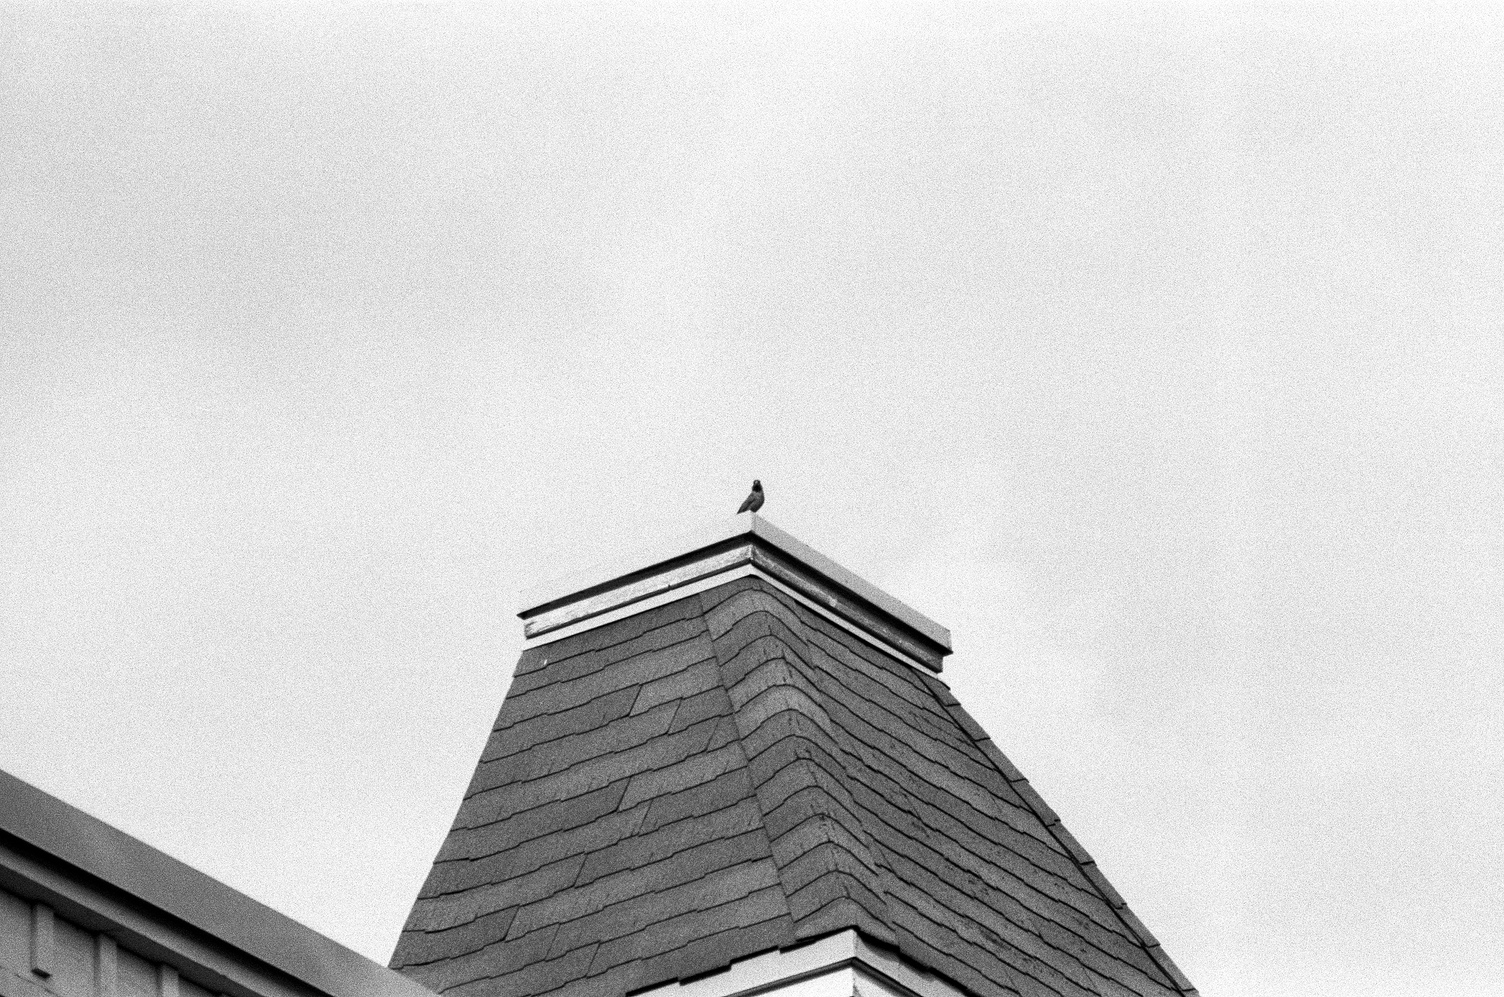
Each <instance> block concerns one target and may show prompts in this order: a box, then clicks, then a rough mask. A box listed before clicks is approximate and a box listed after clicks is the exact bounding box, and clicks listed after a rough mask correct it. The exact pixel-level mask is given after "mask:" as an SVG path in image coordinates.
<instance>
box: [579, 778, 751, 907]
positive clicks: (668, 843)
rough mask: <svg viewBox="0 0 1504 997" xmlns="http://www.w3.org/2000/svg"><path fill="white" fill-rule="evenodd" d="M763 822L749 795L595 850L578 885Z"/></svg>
mask: <svg viewBox="0 0 1504 997" xmlns="http://www.w3.org/2000/svg"><path fill="white" fill-rule="evenodd" d="M761 826H762V814H761V812H759V810H758V809H757V800H756V799H753V798H750V797H749V798H747V799H744V800H741V801H739V802H737V803H735V804H733V805H732V806H729V807H727V808H726V809H724V810H717V811H714V812H712V813H708V814H704V815H703V816H699V817H690V818H689V819H687V820H681V821H676V822H675V823H673V824H668V825H666V826H664V827H661V828H659V829H657V830H654V831H651V832H649V833H646V834H638V835H635V836H633V837H631V838H626V839H624V840H622V841H619V842H617V843H616V844H615V845H612V846H611V847H610V848H604V849H602V850H600V851H598V852H593V853H592V854H591V855H590V856H589V857H588V858H587V859H585V866H584V868H583V869H581V870H580V874H579V877H578V878H577V879H576V880H575V885H576V886H585V885H587V884H589V883H593V882H595V881H596V880H597V879H600V878H601V877H602V876H609V875H612V874H613V873H617V872H621V871H622V870H624V869H637V868H640V867H641V866H645V865H650V864H652V863H654V862H659V861H662V860H663V859H666V858H668V857H669V856H671V855H677V854H678V853H679V852H682V851H684V850H685V849H688V848H692V847H694V846H695V845H696V844H699V843H701V842H705V841H715V840H718V839H721V838H734V837H736V836H737V835H739V834H745V833H747V832H748V831H754V830H756V829H758V828H759V827H761Z"/></svg>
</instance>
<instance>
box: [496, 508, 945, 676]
mask: <svg viewBox="0 0 1504 997" xmlns="http://www.w3.org/2000/svg"><path fill="white" fill-rule="evenodd" d="M748 575H756V576H759V577H762V578H764V579H767V580H768V581H771V582H772V583H774V584H775V585H777V586H778V587H780V588H782V589H783V590H784V591H785V592H787V593H789V594H790V595H792V596H794V597H795V598H798V599H800V600H801V601H802V602H804V603H805V604H806V605H809V606H810V607H812V608H814V609H816V610H818V611H819V612H821V613H823V614H824V615H826V616H827V617H829V618H830V619H832V620H834V621H835V622H837V623H839V624H840V625H842V626H843V627H845V628H847V629H848V630H851V631H852V632H854V633H856V634H857V635H858V636H861V637H862V638H863V639H865V640H867V641H869V642H872V643H875V644H876V645H877V646H879V647H881V648H882V649H883V650H885V651H889V652H896V653H897V654H898V656H899V657H900V658H902V659H904V660H907V661H909V662H910V663H911V664H920V665H923V666H924V667H926V668H929V669H931V670H933V671H936V672H938V671H940V667H941V660H942V659H943V658H944V657H945V656H946V655H948V654H950V652H951V643H950V631H949V630H947V629H946V628H945V627H943V626H941V625H940V624H938V623H936V622H935V621H934V620H932V619H930V618H929V617H928V616H925V615H924V614H923V613H921V612H919V611H918V610H916V609H914V608H913V607H912V606H909V605H908V604H906V603H904V602H903V601H901V600H899V599H897V598H895V597H893V596H892V595H889V594H888V593H887V592H884V591H883V590H882V589H880V588H878V587H877V586H876V585H873V584H872V583H871V582H869V581H867V580H866V579H864V578H862V577H861V576H860V575H857V574H856V573H855V572H853V571H850V570H849V569H847V568H845V567H842V566H841V565H840V564H838V563H836V562H835V561H834V560H832V559H831V558H829V557H826V556H825V555H824V554H821V553H820V552H819V551H817V550H815V549H814V548H812V547H810V546H809V545H808V544H805V543H803V542H802V541H800V540H798V539H796V538H795V537H793V536H791V535H790V534H789V533H787V532H785V531H784V530H782V529H780V528H778V527H777V526H775V525H773V524H772V523H771V522H769V521H768V520H767V519H765V518H763V517H761V516H758V515H757V514H756V513H752V514H750V515H737V516H735V517H732V518H730V519H718V520H715V521H712V522H707V523H705V524H704V525H702V526H700V527H699V528H697V529H695V530H693V531H691V532H688V533H684V534H681V535H679V536H677V537H674V538H672V539H669V540H666V541H662V542H659V543H656V544H652V545H650V546H648V547H646V548H644V549H642V550H639V551H636V552H633V553H631V554H625V555H620V556H617V557H615V558H613V559H611V560H610V561H609V562H606V563H603V564H597V565H595V566H592V567H590V568H586V569H583V570H581V571H577V572H574V573H571V574H569V575H567V576H564V577H561V578H558V579H555V580H552V581H548V582H544V583H542V584H540V585H537V586H535V587H533V588H532V589H530V590H528V591H527V592H526V593H524V596H523V606H522V608H521V611H520V612H519V613H518V614H517V615H518V616H519V617H521V619H522V621H523V632H524V633H525V634H526V636H527V637H528V638H529V640H530V643H542V642H545V641H553V640H557V639H559V638H561V637H564V636H569V635H572V634H575V633H579V632H581V631H583V630H588V629H591V628H592V627H595V626H602V625H604V624H606V623H609V622H612V621H613V620H617V619H621V618H623V617H624V616H630V615H634V614H636V613H639V612H643V611H645V610H647V609H651V608H653V607H654V606H657V605H661V604H662V603H663V602H665V601H668V600H670V599H678V598H682V597H684V596H686V595H690V594H693V593H694V592H698V591H703V590H704V589H706V588H711V587H714V586H716V585H721V584H725V583H726V582H729V581H732V580H734V579H736V578H742V577H746V576H748Z"/></svg>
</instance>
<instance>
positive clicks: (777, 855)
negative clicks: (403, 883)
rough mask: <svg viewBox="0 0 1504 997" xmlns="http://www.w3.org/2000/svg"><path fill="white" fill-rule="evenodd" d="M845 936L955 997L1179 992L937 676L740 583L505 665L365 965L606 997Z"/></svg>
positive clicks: (443, 979) (457, 995)
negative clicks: (474, 753) (421, 878)
mask: <svg viewBox="0 0 1504 997" xmlns="http://www.w3.org/2000/svg"><path fill="white" fill-rule="evenodd" d="M845 928H855V929H857V930H859V931H861V932H862V933H863V934H864V935H865V936H867V937H868V938H870V939H872V940H874V941H876V942H879V943H886V944H887V945H889V946H892V947H894V948H896V949H897V950H898V951H899V952H901V953H902V954H903V955H905V956H906V957H908V958H910V959H911V960H913V961H914V962H916V963H918V964H920V965H921V966H924V967H926V968H928V969H930V970H933V971H935V972H937V973H940V974H942V975H944V976H945V977H947V978H949V979H950V980H951V981H952V982H954V983H955V984H957V985H958V986H960V987H961V988H963V989H964V990H967V991H970V992H971V993H974V994H976V995H979V997H1001V995H1005V994H1018V995H1036V994H1037V995H1045V994H1059V995H1078V994H1101V995H1108V994H1120V995H1127V994H1137V995H1149V994H1165V993H1181V992H1187V993H1193V992H1194V991H1193V990H1192V988H1191V985H1190V983H1189V981H1187V980H1186V979H1185V977H1184V976H1183V975H1182V974H1181V973H1180V972H1179V970H1178V969H1176V968H1175V966H1174V964H1173V963H1172V962H1170V960H1169V959H1168V958H1167V957H1166V956H1165V955H1164V953H1163V951H1162V950H1161V949H1160V948H1159V946H1158V943H1157V942H1156V941H1155V940H1154V938H1153V936H1152V935H1150V934H1149V933H1148V930H1147V929H1146V928H1144V927H1143V926H1142V924H1140V923H1139V922H1138V919H1137V918H1136V917H1134V915H1133V914H1132V912H1131V911H1129V910H1128V909H1127V908H1126V906H1124V905H1123V903H1122V900H1121V898H1120V897H1118V895H1117V894H1116V892H1115V891H1113V889H1112V887H1111V886H1110V884H1108V883H1107V881H1106V880H1105V879H1104V878H1103V877H1102V876H1101V873H1100V872H1098V871H1097V869H1096V866H1095V864H1094V863H1093V862H1092V861H1091V858H1090V856H1089V855H1087V854H1086V853H1085V852H1084V851H1083V850H1082V849H1081V847H1080V845H1079V844H1077V843H1076V841H1075V839H1074V838H1073V837H1072V836H1071V835H1070V834H1069V832H1067V831H1066V830H1065V829H1064V827H1063V826H1061V825H1060V823H1059V821H1058V818H1056V817H1055V815H1054V814H1053V812H1052V811H1050V809H1049V807H1048V806H1047V805H1046V804H1045V803H1044V801H1043V800H1041V799H1040V798H1039V797H1038V794H1036V793H1035V792H1034V791H1033V789H1032V788H1031V787H1030V786H1029V784H1028V782H1027V781H1026V780H1025V779H1024V778H1023V776H1022V775H1021V774H1019V773H1018V771H1017V770H1016V769H1015V768H1014V767H1013V766H1012V765H1011V763H1009V762H1008V760H1007V759H1006V758H1005V757H1004V756H1003V755H1002V754H1001V753H1000V752H999V751H998V750H997V748H996V747H995V746H993V744H992V742H991V740H990V739H989V738H988V737H987V735H986V733H985V732H984V731H982V729H981V728H980V727H979V726H978V725H977V724H976V722H975V721H974V720H972V719H971V718H970V717H969V716H968V715H967V714H966V713H965V711H964V710H963V709H962V708H961V707H960V704H959V703H957V702H956V701H955V699H954V698H953V697H952V696H951V695H950V692H949V690H948V689H947V688H946V686H945V685H944V683H943V682H941V681H940V680H939V679H938V678H936V677H935V676H933V675H930V674H928V673H926V672H923V671H921V670H919V669H916V668H913V667H911V666H909V665H906V664H904V663H902V662H899V661H897V660H896V659H894V658H892V657H890V656H888V655H886V654H884V653H882V652H881V651H879V650H877V649H875V648H873V647H871V646H870V645H868V644H867V643H866V642H864V641H862V640H860V639H858V638H856V637H854V636H853V635H852V634H850V633H848V632H847V631H846V630H844V629H843V628H841V627H839V626H836V625H834V624H832V623H830V622H829V621H827V620H826V619H825V618H824V617H822V616H821V615H820V614H818V613H815V612H812V611H811V610H809V609H808V608H806V607H805V606H803V605H801V604H800V603H799V602H797V601H796V600H794V599H792V598H790V597H788V596H787V595H785V594H784V593H783V592H781V591H779V590H778V589H777V588H776V587H774V586H772V585H769V584H767V583H766V582H764V581H762V580H761V579H758V578H755V577H754V578H744V579H739V580H737V581H732V582H728V583H727V584H724V585H721V586H719V587H716V588H712V589H709V590H707V591H705V592H701V593H699V594H697V595H692V596H688V597H686V598H684V599H681V600H678V601H677V602H672V603H669V604H668V605H665V606H661V607H659V608H656V609H651V610H647V611H645V612H642V613H640V614H638V615H636V616H631V617H628V618H626V619H623V620H618V621H616V622H613V623H610V624H607V625H604V626H601V627H599V628H597V629H594V630H590V631H587V632H585V633H583V634H580V635H578V636H574V637H567V638H564V639H562V640H559V641H556V642H553V643H551V644H546V645H543V646H541V647H537V648H533V649H530V650H528V651H525V652H524V653H523V656H522V658H521V660H520V662H519V664H518V667H517V673H516V676H515V678H514V679H513V683H512V687H511V689H510V690H509V692H508V694H507V697H506V700H505V702H504V703H503V705H502V709H501V713H500V716H499V717H498V718H497V722H496V727H495V729H494V730H493V732H492V735H491V738H490V742H489V743H488V745H487V748H486V751H485V753H484V755H483V756H482V760H481V762H480V765H479V766H478V768H477V769H476V772H475V776H474V778H473V780H472V782H471V785H470V788H469V790H468V791H467V793H466V797H465V801H464V803H463V804H462V806H461V808H460V812H459V815H458V816H457V818H456V820H455V823H454V827H453V829H452V830H451V831H450V834H449V836H448V838H447V839H446V841H445V842H444V845H443V847H442V848H441V850H440V852H439V855H438V858H437V859H436V861H435V863H434V867H433V869H432V871H431V873H430V875H429V877H428V881H427V883H426V884H425V886H424V888H423V890H422V892H421V894H420V895H419V899H418V901H417V903H416V904H415V905H414V907H413V911H412V913H411V915H410V916H409V919H408V923H407V926H406V929H405V930H404V931H403V934H402V936H401V939H400V940H399V942H398V945H397V949H396V951H395V953H394V954H393V957H392V966H393V968H397V969H401V970H402V971H403V972H405V973H408V974H409V975H411V976H413V977H414V978H415V979H417V980H418V981H419V982H421V983H423V984H425V985H426V986H428V987H430V988H432V989H434V990H438V991H441V992H443V993H445V994H453V995H454V997H534V995H544V994H550V995H560V997H573V995H575V994H577V993H585V992H588V993H590V994H591V995H593V997H610V995H612V994H618V995H619V994H623V993H626V992H629V991H632V990H636V989H641V988H643V987H647V986H651V985H654V984H657V983H660V982H664V981H667V980H672V979H676V978H679V979H682V978H685V977H689V976H694V975H698V974H701V973H704V972H707V971H710V970H714V969H716V968H719V967H722V966H725V965H727V964H729V963H730V962H731V961H733V960H735V959H740V958H743V957H745V956H749V955H752V954H755V953H757V952H760V951H765V950H767V949H771V948H778V947H786V946H789V945H792V944H794V943H796V942H799V941H801V940H805V939H812V938H814V937H817V936H820V935H824V934H827V933H829V932H832V931H837V930H841V929H845Z"/></svg>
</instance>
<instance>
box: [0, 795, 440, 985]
mask: <svg viewBox="0 0 1504 997" xmlns="http://www.w3.org/2000/svg"><path fill="white" fill-rule="evenodd" d="M0 831H4V832H5V833H7V834H9V835H10V836H12V837H13V838H15V839H17V840H19V841H22V842H25V843H26V844H27V845H30V846H31V847H33V848H35V849H37V850H38V851H40V852H43V853H45V854H46V855H49V856H51V857H52V858H54V859H57V860H59V861H60V862H62V863H64V864H65V865H67V866H69V867H72V868H73V869H76V870H78V871H80V872H82V873H84V874H86V875H87V876H90V877H93V878H94V879H96V880H99V881H101V882H104V883H106V884H108V885H109V886H111V887H114V888H115V889H117V890H120V891H121V892H123V893H125V894H127V895H129V896H130V897H133V898H135V899H136V900H138V901H140V902H142V903H144V904H146V905H148V906H150V907H152V908H155V909H156V910H159V911H162V912H163V913H165V914H167V915H169V916H171V917H173V918H176V919H177V920H179V921H181V922H183V923H185V924H188V925H189V926H191V927H193V928H195V929H197V930H199V931H202V932H204V933H205V934H206V935H208V936H210V937H211V938H214V939H217V940H218V941H220V942H223V943H225V944H227V945H229V946H232V947H233V948H234V949H237V950H239V951H242V952H245V953H246V954H247V955H250V956H252V957H253V958H255V959H257V960H259V961H260V962H262V963H265V964H266V965H268V966H271V967H272V968H274V969H277V970H280V971H281V972H283V973H286V974H287V975H288V976H291V977H292V978H294V979H296V980H299V981H300V982H302V983H304V984H307V985H308V986H310V987H313V988H314V989H316V990H319V991H321V992H323V993H326V994H330V995H331V997H432V993H431V991H429V990H427V989H425V988H424V987H422V986H421V985H420V984H418V983H416V982H414V981H413V980H411V979H409V978H407V977H405V976H403V975H402V974H400V973H397V972H396V971H394V970H391V969H388V968H386V967H385V966H382V965H381V964H380V963H378V962H375V961H373V960H371V959H368V958H366V957H365V956H363V955H361V954H360V953H358V952H355V951H353V950H351V949H348V948H346V947H345V946H343V945H341V944H340V943H339V942H336V941H335V940H334V939H332V938H329V937H327V936H325V935H322V934H320V933H318V932H317V931H314V930H313V929H312V928H310V927H307V926H306V925H303V924H300V923H299V922H297V921H294V920H293V919H292V918H290V917H288V916H287V915H285V914H282V913H279V912H277V911H275V910H273V909H272V908H270V907H268V906H266V905H265V904H263V903H261V902H260V901H258V900H254V899H252V898H251V897H249V896H246V895H245V894H244V893H241V892H240V891H239V890H236V889H234V888H232V887H230V886H227V885H225V884H224V883H222V882H220V881H219V880H217V879H214V878H213V877H212V876H208V875H205V874H204V873H202V872H199V871H198V870H197V869H195V868H193V867H192V866H190V865H187V864H186V863H184V862H180V861H178V860H177V859H175V858H173V857H172V856H170V855H168V854H166V853H165V852H162V851H159V850H157V849H155V848H153V847H151V846H150V845H148V844H146V843H145V842H143V841H141V840H139V839H137V838H134V837H132V836H131V835H129V834H126V833H125V832H124V831H122V830H120V829H119V828H117V827H115V826H113V825H111V824H108V823H106V822H104V821H102V820H100V819H99V818H97V817H94V816H91V815H90V814H87V813H85V812H84V811H82V810H79V809H78V808H77V807H74V806H71V805H70V804H68V803H65V802H63V801H62V800H60V799H58V798H57V797H55V796H53V795H51V794H50V793H46V792H44V791H42V790H40V789H38V788H37V787H35V786H33V785H31V784H30V783H28V782H25V781H23V780H21V779H19V778H17V777H16V776H13V775H11V774H10V773H9V772H6V771H4V770H0Z"/></svg>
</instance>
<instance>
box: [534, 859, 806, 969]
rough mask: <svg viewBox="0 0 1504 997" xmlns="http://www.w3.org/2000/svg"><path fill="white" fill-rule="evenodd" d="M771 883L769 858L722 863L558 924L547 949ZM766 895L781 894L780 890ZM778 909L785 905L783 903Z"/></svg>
mask: <svg viewBox="0 0 1504 997" xmlns="http://www.w3.org/2000/svg"><path fill="white" fill-rule="evenodd" d="M777 887H778V870H777V869H775V868H774V867H773V863H772V862H771V861H768V860H766V859H764V860H761V861H756V862H743V863H740V864H738V865H733V866H728V867H727V868H725V869H718V870H716V871H715V872H712V873H710V874H709V875H707V876H704V877H702V878H700V879H695V880H691V881H690V882H688V883H680V884H679V885H677V886H673V887H670V888H668V889H663V890H657V891H655V892H653V893H648V894H644V895H643V896H641V897H636V898H633V899H632V900H631V901H628V902H624V903H618V904H614V905H612V906H610V907H607V908H605V909H604V910H600V911H597V912H596V913H594V914H589V915H586V916H585V917H582V918H579V919H578V920H575V921H570V922H569V923H567V924H564V925H561V926H560V927H559V933H558V934H557V935H556V936H555V938H554V949H553V952H554V954H555V955H559V954H561V953H563V952H566V951H568V950H569V949H571V948H574V947H576V946H579V945H583V944H588V943H590V942H601V943H606V942H609V941H613V940H615V939H618V938H624V937H626V936H627V935H631V934H635V933H637V932H641V931H643V930H645V929H647V928H648V927H650V926H652V925H655V924H658V923H660V922H663V921H668V920H671V919H673V918H677V917H681V916H682V915H685V914H691V913H694V912H697V911H704V910H707V909H709V908H713V907H718V906H722V905H724V904H729V903H731V902H733V901H735V900H739V899H741V898H742V897H745V896H748V895H749V894H752V893H756V892H758V891H760V890H761V891H767V890H769V888H773V889H775V890H776V889H777ZM768 896H770V897H776V898H777V899H778V900H780V901H781V900H782V899H783V893H782V891H781V890H778V891H777V892H776V893H770V894H768ZM779 909H780V910H787V907H786V906H781V907H780V908H779ZM768 916H772V915H771V914H769V915H768ZM604 957H605V953H601V954H600V955H598V960H599V959H601V958H604ZM598 965H599V962H598Z"/></svg>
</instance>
